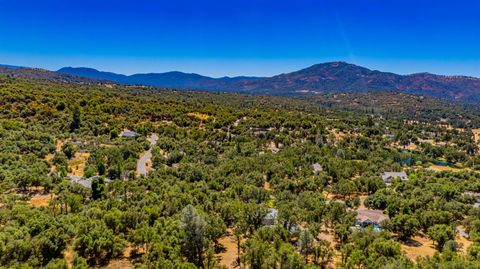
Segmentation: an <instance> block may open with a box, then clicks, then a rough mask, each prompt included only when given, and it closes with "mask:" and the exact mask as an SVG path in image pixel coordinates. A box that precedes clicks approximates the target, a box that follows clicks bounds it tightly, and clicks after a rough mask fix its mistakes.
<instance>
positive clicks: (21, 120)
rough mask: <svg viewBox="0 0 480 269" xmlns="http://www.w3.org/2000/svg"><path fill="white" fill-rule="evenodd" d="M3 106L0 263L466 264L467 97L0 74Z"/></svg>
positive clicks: (478, 134)
mask: <svg viewBox="0 0 480 269" xmlns="http://www.w3.org/2000/svg"><path fill="white" fill-rule="evenodd" d="M392 100H393V101H392ZM389 102H390V103H389ZM342 104H343V105H342ZM402 104H405V106H403V108H401V107H402ZM0 108H1V109H0V137H1V140H0V192H1V195H0V267H2V268H91V267H94V268H103V267H106V268H245V269H246V268H252V269H263V268H279V269H282V268H480V209H479V208H480V207H478V206H479V205H480V176H479V172H480V155H478V154H479V151H478V146H479V142H480V129H477V128H478V127H479V123H480V114H479V113H478V111H477V110H475V109H471V108H469V107H465V106H461V105H455V104H452V103H449V104H447V103H446V102H444V101H441V100H438V99H434V98H426V99H424V98H420V97H418V96H413V95H407V94H394V93H375V94H368V93H364V94H362V95H356V96H351V95H348V94H345V95H340V96H333V95H318V96H315V97H308V98H307V97H306V98H299V99H292V98H283V97H267V96H249V95H241V94H227V93H206V92H194V91H178V90H172V89H156V88H151V87H140V86H119V85H108V84H99V85H93V84H92V85H87V84H75V83H67V82H55V81H45V80H34V79H22V78H13V77H8V76H0ZM154 135H155V136H158V141H157V140H154V139H152V137H153V136H154ZM147 154H151V155H152V156H151V158H147V159H148V160H147V162H146V163H145V164H143V163H142V162H140V161H139V159H140V158H142V157H144V156H147V157H148V156H149V155H147ZM142 165H144V166H145V167H144V168H145V169H146V170H148V173H147V174H144V173H141V172H139V166H142Z"/></svg>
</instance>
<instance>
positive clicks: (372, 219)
mask: <svg viewBox="0 0 480 269" xmlns="http://www.w3.org/2000/svg"><path fill="white" fill-rule="evenodd" d="M356 212H357V218H356V220H355V225H356V226H358V227H360V228H366V227H369V226H371V227H373V230H374V231H380V229H381V226H382V222H383V221H386V220H389V219H390V218H389V217H388V216H387V215H385V214H383V211H381V210H370V209H358V210H357V211H356Z"/></svg>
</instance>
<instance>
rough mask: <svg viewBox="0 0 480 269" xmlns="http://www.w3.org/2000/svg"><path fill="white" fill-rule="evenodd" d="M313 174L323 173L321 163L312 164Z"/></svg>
mask: <svg viewBox="0 0 480 269" xmlns="http://www.w3.org/2000/svg"><path fill="white" fill-rule="evenodd" d="M312 170H313V173H315V174H316V173H318V172H322V171H323V167H322V166H321V165H320V164H319V163H314V164H312Z"/></svg>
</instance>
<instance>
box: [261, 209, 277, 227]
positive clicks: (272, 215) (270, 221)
mask: <svg viewBox="0 0 480 269" xmlns="http://www.w3.org/2000/svg"><path fill="white" fill-rule="evenodd" d="M277 218H278V209H276V208H269V209H268V211H267V214H266V215H265V217H264V218H263V221H262V224H263V225H266V226H274V225H275V223H276V222H277Z"/></svg>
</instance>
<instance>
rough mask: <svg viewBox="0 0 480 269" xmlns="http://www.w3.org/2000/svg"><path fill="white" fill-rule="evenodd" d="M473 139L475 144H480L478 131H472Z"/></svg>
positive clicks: (479, 131)
mask: <svg viewBox="0 0 480 269" xmlns="http://www.w3.org/2000/svg"><path fill="white" fill-rule="evenodd" d="M472 132H473V138H474V139H475V142H477V143H478V144H480V129H473V130H472Z"/></svg>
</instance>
